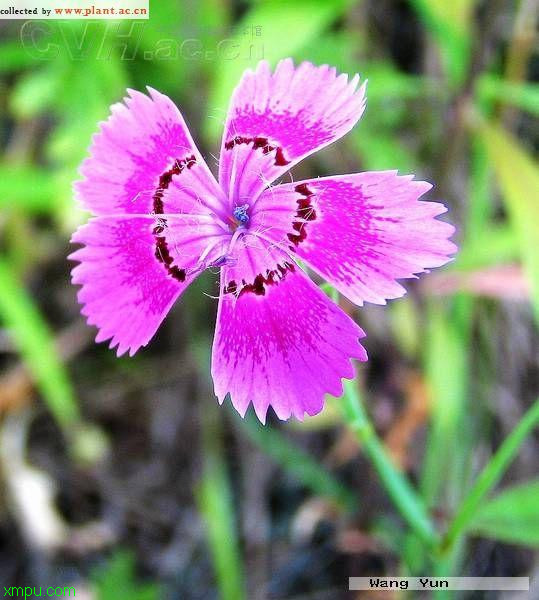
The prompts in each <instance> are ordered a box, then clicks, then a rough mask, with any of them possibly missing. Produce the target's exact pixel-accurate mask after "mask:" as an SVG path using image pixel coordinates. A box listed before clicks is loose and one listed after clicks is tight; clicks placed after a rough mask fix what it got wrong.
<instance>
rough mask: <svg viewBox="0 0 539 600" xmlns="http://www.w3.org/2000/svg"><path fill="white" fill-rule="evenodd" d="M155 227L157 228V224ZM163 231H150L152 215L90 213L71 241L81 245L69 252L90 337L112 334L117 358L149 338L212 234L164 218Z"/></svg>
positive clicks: (194, 271)
mask: <svg viewBox="0 0 539 600" xmlns="http://www.w3.org/2000/svg"><path fill="white" fill-rule="evenodd" d="M158 227H161V226H160V225H159V226H158ZM166 227H167V229H166V235H163V234H164V232H162V231H161V232H160V233H159V234H156V233H154V232H155V230H156V224H155V218H153V217H149V216H148V217H144V216H119V217H112V216H106V217H96V218H94V219H91V220H90V221H89V222H88V223H87V224H86V225H83V226H81V227H79V229H78V230H77V232H76V233H75V234H74V235H73V238H72V241H73V242H75V243H79V244H84V247H83V248H80V249H79V250H76V251H75V252H73V253H72V254H71V255H70V257H69V258H70V259H71V260H76V261H79V262H80V264H79V265H77V266H76V267H74V269H73V271H72V279H73V283H75V284H81V285H82V289H81V290H80V291H79V293H78V299H79V302H81V304H84V307H83V309H82V313H83V314H84V315H85V316H86V317H88V323H89V324H90V325H96V326H97V328H98V329H99V333H98V335H97V338H96V341H98V342H102V341H105V340H108V339H110V338H112V340H111V343H110V347H111V348H113V347H115V346H118V350H117V353H118V356H120V355H121V354H124V353H125V352H126V351H127V350H129V354H130V355H133V354H134V353H135V352H136V351H137V350H138V349H139V348H140V347H141V346H145V345H146V344H147V343H148V342H149V340H150V339H151V338H152V337H153V335H154V333H155V331H156V330H157V328H158V327H159V325H160V323H161V321H162V320H163V319H164V318H165V316H166V314H167V313H168V311H169V309H170V307H171V306H172V304H173V303H174V301H175V300H176V298H177V297H178V296H179V295H180V294H181V293H182V292H183V290H184V289H185V288H186V287H187V286H188V285H189V283H190V282H191V281H192V280H193V279H194V277H195V276H196V274H197V273H198V272H199V271H200V269H198V268H197V263H198V260H199V257H200V255H201V253H202V252H203V251H204V248H205V247H206V246H207V245H208V244H212V243H213V242H214V240H218V239H219V238H214V237H212V233H213V232H214V230H213V229H211V228H209V229H208V230H206V231H205V232H204V233H205V234H206V235H201V231H200V224H198V223H191V222H187V221H186V219H180V218H178V217H177V218H175V219H173V218H170V217H169V218H168V224H167V226H166Z"/></svg>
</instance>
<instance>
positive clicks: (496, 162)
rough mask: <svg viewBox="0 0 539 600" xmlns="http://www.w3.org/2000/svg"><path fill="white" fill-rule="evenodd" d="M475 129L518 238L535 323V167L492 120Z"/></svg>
mask: <svg viewBox="0 0 539 600" xmlns="http://www.w3.org/2000/svg"><path fill="white" fill-rule="evenodd" d="M478 132H479V134H480V135H481V137H482V139H483V141H484V143H485V146H486V148H487V151H488V154H489V156H490V160H491V162H492V165H493V167H494V171H495V173H496V176H497V179H498V183H499V185H500V188H501V190H502V193H503V198H504V201H505V204H506V206H507V210H508V212H509V216H510V219H511V223H512V225H513V227H514V229H515V232H516V233H517V235H518V238H519V245H520V251H521V257H522V261H523V263H524V267H525V269H526V272H527V275H528V277H529V278H530V283H531V287H532V303H533V308H534V313H535V317H536V319H537V321H538V322H539V251H538V249H537V248H538V246H537V240H539V202H538V197H537V190H539V167H538V166H537V164H536V163H534V161H533V160H532V159H531V157H530V156H529V155H528V153H527V152H526V151H525V150H524V149H523V148H522V147H521V146H520V144H519V143H518V142H517V140H516V139H514V138H513V137H512V136H511V135H510V134H509V133H507V132H506V131H504V130H503V129H502V128H501V127H499V126H498V125H496V124H494V123H489V122H487V121H481V122H480V123H479V128H478Z"/></svg>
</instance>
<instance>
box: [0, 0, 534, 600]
mask: <svg viewBox="0 0 539 600" xmlns="http://www.w3.org/2000/svg"><path fill="white" fill-rule="evenodd" d="M537 17H538V3H537V1H536V0H518V1H517V0H511V1H510V0H451V1H447V0H362V1H355V2H354V1H348V0H334V1H329V0H328V1H323V0H299V1H296V2H278V1H275V0H269V1H266V2H245V1H244V2H240V1H233V0H230V1H228V2H225V1H219V0H199V1H195V0H189V1H185V2H178V1H173V0H159V2H157V1H156V0H154V1H152V2H151V9H150V19H149V21H123V22H108V23H107V22H105V21H101V22H99V21H92V22H84V21H64V22H60V21H29V22H24V21H11V22H10V21H6V20H4V21H0V119H1V121H0V136H1V138H0V143H1V159H0V584H2V585H4V586H6V587H8V586H43V589H45V586H61V587H63V586H74V587H75V589H76V597H77V598H79V597H84V598H96V599H106V600H108V599H111V600H112V599H123V598H130V599H133V598H140V599H142V598H144V599H153V598H181V599H199V598H200V599H202V598H204V599H205V598H223V599H225V600H229V599H230V600H232V599H233V600H241V599H243V598H249V599H255V600H258V599H263V598H282V599H292V598H297V599H299V598H302V599H316V600H320V599H325V598H328V599H329V598H331V599H339V598H351V597H358V598H374V597H375V596H373V595H368V593H363V594H362V593H360V592H355V593H352V592H348V591H347V587H348V577H349V576H369V575H370V576H375V575H407V574H408V575H439V576H449V575H468V576H487V575H492V576H512V575H515V576H517V575H527V576H530V577H531V578H532V586H534V585H535V590H536V593H539V592H537V590H539V582H538V579H539V575H538V571H537V564H538V562H537V561H538V558H539V556H538V554H537V553H534V548H537V547H538V546H539V466H538V465H539V461H538V452H539V438H538V435H537V425H538V423H539V403H538V400H537V397H538V395H539V335H538V329H537V323H538V320H539V170H538V167H537V164H536V162H535V161H534V153H535V151H536V149H537V144H538V140H539V127H538V121H537V116H538V113H539V86H538V84H537V77H538V74H539V56H538V53H537V47H538V46H537V38H536V37H535V35H536V25H537ZM287 56H291V57H293V58H294V59H295V60H296V61H301V60H304V59H306V60H310V61H312V62H314V63H318V64H322V63H329V64H331V65H335V66H336V67H337V68H338V69H339V70H341V71H344V72H348V73H355V72H359V73H360V74H361V75H362V77H363V78H368V79H369V86H368V105H367V111H366V113H365V115H364V117H363V118H362V120H361V121H360V123H359V125H357V126H356V128H355V129H354V130H353V131H352V132H351V133H350V134H349V135H348V136H346V138H344V139H343V140H341V141H339V142H337V143H336V144H334V145H333V146H331V147H329V148H327V149H325V150H323V151H322V152H319V153H318V154H316V155H315V156H313V157H311V158H309V159H308V160H307V161H305V162H304V163H302V164H301V165H299V166H298V167H296V168H295V169H294V175H295V177H296V178H297V179H302V178H306V177H314V176H317V175H329V174H333V173H346V172H354V171H360V170H370V169H386V168H398V169H399V170H401V172H414V173H416V174H417V175H418V176H419V177H421V178H426V179H428V180H429V181H432V182H434V183H435V189H434V190H433V191H432V192H431V193H430V196H429V197H430V198H431V199H436V200H441V201H443V202H444V203H446V204H447V205H448V207H449V213H448V216H447V217H446V218H447V219H448V220H449V221H451V222H452V223H454V224H455V225H456V226H457V234H456V236H455V237H456V241H457V243H458V244H459V247H460V251H459V254H458V256H457V257H456V259H455V261H454V262H452V263H451V264H450V265H448V266H447V267H445V268H444V269H441V270H439V271H438V272H434V273H432V274H431V275H427V276H424V277H423V278H422V279H421V280H420V281H417V282H415V281H414V282H407V283H406V287H407V288H408V290H409V293H408V295H407V296H406V297H405V298H403V299H400V300H396V301H393V302H391V303H389V305H388V306H386V307H372V306H366V307H364V308H361V309H355V308H354V307H352V306H349V305H348V304H346V302H344V301H343V300H342V299H341V300H340V301H341V303H342V305H343V307H344V308H345V309H346V310H348V311H349V312H350V314H352V315H353V317H354V318H355V319H356V320H357V322H358V323H359V324H360V325H361V327H363V328H364V329H365V330H366V331H367V332H368V337H367V339H366V347H367V350H368V352H369V355H370V360H369V362H368V363H366V364H363V365H361V367H360V368H359V369H358V378H357V381H356V382H353V383H349V384H347V386H346V392H345V396H344V398H343V399H340V400H335V399H328V402H327V406H326V409H325V411H324V412H323V413H322V414H321V415H320V416H318V417H315V418H311V419H307V420H306V421H305V423H303V424H299V423H297V422H296V423H294V422H290V423H284V424H283V423H279V422H278V421H277V420H276V419H271V418H270V419H269V425H268V426H267V427H266V428H262V427H260V426H259V425H258V424H257V422H256V421H255V420H254V419H253V415H252V414H250V413H249V415H248V417H247V418H246V419H245V421H243V420H242V419H241V418H240V417H239V416H238V415H237V414H236V413H235V412H234V411H233V410H231V408H230V406H228V405H226V406H223V407H220V408H219V407H217V406H216V402H215V399H214V397H213V394H212V391H211V389H212V388H211V381H210V379H209V351H210V344H211V336H212V330H213V324H214V314H215V310H216V302H215V300H213V299H211V298H209V297H208V295H212V294H214V292H215V289H216V287H215V286H216V283H215V280H216V277H215V275H211V274H208V276H207V277H205V278H202V279H201V280H200V281H199V282H197V283H196V284H195V285H194V286H192V289H189V290H188V292H187V293H186V294H185V295H184V296H183V297H182V300H181V302H180V303H179V304H178V306H176V307H175V308H174V310H173V311H172V313H171V314H170V315H169V317H168V318H167V320H166V323H165V325H164V327H162V328H161V329H160V331H159V333H158V334H157V335H156V337H155V338H154V340H153V341H152V343H151V344H150V345H149V346H148V348H146V349H144V350H142V351H140V352H139V353H138V354H137V356H136V357H134V358H131V359H129V358H121V359H118V358H116V356H115V354H114V353H113V352H111V351H109V350H108V349H107V348H106V346H104V345H96V344H94V342H93V337H94V335H95V331H94V330H92V328H90V327H87V326H86V325H85V323H84V321H83V319H82V318H81V316H80V314H79V306H78V304H77V302H76V289H75V288H73V287H72V286H71V285H70V283H69V269H70V265H69V264H68V261H67V260H66V256H67V254H68V253H69V252H70V244H69V237H70V234H71V232H72V231H73V229H74V228H75V227H76V226H77V225H78V224H80V223H82V222H83V221H84V220H85V218H87V215H84V214H82V213H81V211H80V210H79V209H78V208H77V207H76V206H75V204H74V202H73V198H72V191H71V184H72V182H73V180H74V179H76V178H77V166H78V165H79V163H80V161H81V160H82V159H83V157H84V156H85V155H86V152H87V148H88V146H89V143H90V138H91V135H92V133H93V132H95V131H96V128H97V123H98V122H99V121H100V120H103V119H105V118H106V117H107V115H108V110H109V106H110V104H112V103H113V102H117V101H118V100H120V99H121V98H122V97H123V95H124V93H125V89H126V87H133V88H135V89H140V90H143V89H144V87H145V86H146V85H150V86H152V87H155V88H157V89H158V90H160V91H162V92H164V93H166V94H168V95H169V96H170V97H171V98H173V100H174V101H175V102H176V103H177V104H178V106H179V107H180V108H181V110H182V112H183V114H184V116H185V117H186V119H187V121H188V123H189V125H190V127H191V130H192V132H193V134H194V137H195V138H196V139H197V140H198V142H199V145H200V147H201V149H202V150H203V152H204V153H205V155H206V157H207V158H208V163H209V164H210V166H211V168H215V167H216V159H215V158H214V157H215V156H216V154H217V151H218V147H219V136H220V130H221V127H222V122H223V120H224V117H225V114H226V108H227V104H228V98H229V94H230V92H231V90H232V89H233V87H234V86H235V84H236V83H237V81H238V79H239V77H240V75H241V73H242V71H243V70H244V69H245V68H246V67H247V66H252V65H254V64H256V62H257V61H258V60H259V59H261V58H266V59H267V60H269V61H270V62H271V63H272V64H274V63H275V62H276V61H278V60H279V59H280V58H283V57H287ZM328 293H332V292H331V290H328ZM205 294H206V295H205ZM534 578H535V579H534ZM534 581H535V584H534ZM438 596H439V597H451V595H450V594H449V593H447V592H446V593H445V594H444V593H443V592H438ZM387 597H389V596H387ZM392 597H397V594H396V593H395V594H394V595H393V596H392ZM410 597H413V596H410ZM458 597H463V598H482V597H484V598H494V597H502V596H501V595H500V596H498V595H497V594H496V593H492V592H491V593H490V595H487V593H484V595H482V594H481V593H479V592H475V593H474V592H471V593H469V594H468V595H466V594H465V593H461V594H460V596H458ZM503 597H506V596H503ZM530 597H531V596H530Z"/></svg>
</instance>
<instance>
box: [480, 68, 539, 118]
mask: <svg viewBox="0 0 539 600" xmlns="http://www.w3.org/2000/svg"><path fill="white" fill-rule="evenodd" d="M476 85H477V87H476V93H477V98H478V100H479V102H481V103H485V104H487V105H488V104H491V103H493V102H499V103H501V104H504V105H506V106H514V107H516V108H520V109H521V110H525V111H527V112H529V113H530V114H531V115H534V116H538V115H539V84H537V83H515V82H513V81H507V80H506V79H502V78H501V77H496V76H495V75H487V74H483V75H481V77H479V79H478V80H477V84H476Z"/></svg>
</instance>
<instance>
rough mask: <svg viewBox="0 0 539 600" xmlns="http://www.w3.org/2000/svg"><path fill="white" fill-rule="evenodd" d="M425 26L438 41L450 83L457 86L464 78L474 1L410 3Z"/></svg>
mask: <svg viewBox="0 0 539 600" xmlns="http://www.w3.org/2000/svg"><path fill="white" fill-rule="evenodd" d="M410 1H411V4H412V6H413V7H414V8H415V9H416V11H417V13H418V15H419V17H420V18H421V19H422V21H423V23H424V24H425V27H426V28H427V29H428V31H429V32H430V33H431V34H432V36H433V38H434V39H435V40H436V41H437V42H438V45H439V47H440V52H441V55H442V62H443V64H444V66H445V69H446V72H447V74H448V77H449V80H450V82H451V83H452V84H453V85H454V86H457V85H459V84H461V83H462V82H463V80H464V77H465V75H466V71H467V68H468V64H469V60H470V50H471V23H472V16H473V8H474V4H475V0H410Z"/></svg>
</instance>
